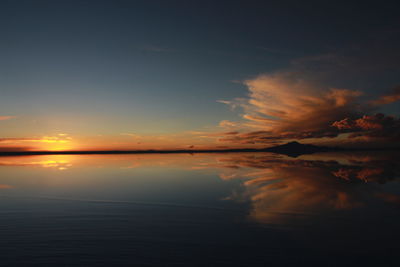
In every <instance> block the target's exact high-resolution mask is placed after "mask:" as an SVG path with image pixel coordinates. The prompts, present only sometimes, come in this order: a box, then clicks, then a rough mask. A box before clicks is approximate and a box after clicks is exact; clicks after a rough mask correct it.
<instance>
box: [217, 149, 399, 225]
mask: <svg viewBox="0 0 400 267" xmlns="http://www.w3.org/2000/svg"><path fill="white" fill-rule="evenodd" d="M398 159H399V157H398V156H397V155H396V154H388V153H386V154H385V155H379V153H378V154H377V153H373V154H369V153H366V152H364V153H343V154H321V155H312V156H305V157H301V158H300V159H293V158H288V157H283V156H275V155H270V154H269V155H268V154H252V155H246V154H242V155H230V156H227V157H222V158H220V159H219V164H218V165H219V166H220V167H221V168H223V170H222V171H221V173H220V177H221V178H222V179H235V178H240V177H241V178H245V181H244V183H243V185H244V187H245V190H244V191H243V192H241V193H239V194H238V193H234V194H233V195H232V196H231V199H234V200H240V201H243V200H246V199H247V200H249V201H250V202H251V207H252V208H251V211H250V218H251V219H254V220H256V221H258V222H262V223H277V224H282V223H285V221H287V220H289V219H293V218H294V217H296V218H297V219H298V218H301V217H303V218H307V217H309V216H315V215H321V214H326V213H329V212H332V211H335V210H336V211H340V210H351V209H355V208H361V207H364V206H366V205H371V202H372V203H374V202H386V203H391V204H395V205H398V204H400V197H399V196H398V195H396V194H393V193H389V192H386V191H385V188H384V186H381V185H382V184H385V183H387V182H390V181H394V180H395V179H396V178H398V177H399V174H400V167H399V164H398V163H399V160H398ZM373 205H375V204H373Z"/></svg>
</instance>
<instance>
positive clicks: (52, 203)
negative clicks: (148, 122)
mask: <svg viewBox="0 0 400 267" xmlns="http://www.w3.org/2000/svg"><path fill="white" fill-rule="evenodd" d="M399 156H400V154H398V153H394V152H393V153H388V152H373V153H372V152H371V153H367V152H362V153H337V154H327V153H326V154H315V155H306V156H301V157H298V158H290V157H286V156H280V155H275V154H268V153H243V154H241V153H232V154H196V155H190V154H177V155H172V154H171V155H156V154H154V155H103V156H102V155H89V156H85V155H78V156H77V155H70V156H61V155H60V156H29V157H0V216H1V220H0V251H1V255H2V257H1V261H0V264H1V265H4V266H17V265H21V266H71V265H74V266H124V265H130V266H132V265H136V266H310V265H314V266H398V262H399V257H398V255H397V254H398V251H399V249H400V245H399V241H400V239H399V237H400V231H399V225H400V214H399V207H400V185H399V178H400V177H399V176H400V165H399V163H400V162H399V161H400V160H399V159H400V157H399Z"/></svg>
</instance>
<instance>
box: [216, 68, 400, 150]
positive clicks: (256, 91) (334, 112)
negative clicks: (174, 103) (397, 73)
mask: <svg viewBox="0 0 400 267" xmlns="http://www.w3.org/2000/svg"><path fill="white" fill-rule="evenodd" d="M244 83H245V85H247V87H248V90H249V94H248V99H247V100H246V101H243V100H240V101H239V102H234V101H227V102H224V103H226V104H229V105H233V106H235V107H236V106H240V107H241V108H242V109H243V114H242V117H243V119H244V120H243V121H242V122H241V125H239V123H238V122H229V124H231V125H235V126H236V127H240V126H241V127H247V129H248V130H247V132H245V133H241V134H237V135H235V136H225V137H223V138H221V139H220V141H223V142H232V143H240V144H258V143H266V144H268V143H271V141H274V140H275V141H277V140H289V139H308V138H323V137H329V138H333V137H337V136H338V135H340V134H341V133H348V132H350V128H347V129H344V124H345V123H346V121H343V120H347V121H348V122H350V121H353V120H357V118H362V119H360V120H358V121H357V122H356V124H359V125H360V127H361V124H362V123H363V124H364V126H363V127H367V124H368V123H369V125H370V127H372V125H371V123H373V122H372V117H368V116H365V117H363V115H365V114H370V113H372V112H373V111H374V110H376V109H377V106H380V105H385V104H388V103H393V102H394V101H397V100H400V93H399V90H398V89H396V90H394V91H393V92H391V93H390V94H387V95H382V96H380V97H379V98H377V99H375V100H369V101H366V100H364V98H363V97H364V95H365V94H364V93H363V92H362V91H360V90H350V89H342V88H330V87H328V86H326V85H323V84H322V83H318V82H315V81H312V80H309V79H306V78H305V77H303V76H302V73H301V72H278V73H274V74H264V75H260V76H258V77H256V78H254V79H251V80H247V81H245V82H244ZM220 124H221V125H229V124H228V122H227V121H222V122H221V123H220ZM379 124H382V127H383V124H384V125H385V127H386V128H388V129H391V130H393V129H396V131H397V132H398V130H397V127H398V121H397V120H396V119H394V118H392V117H385V119H382V121H380V122H379ZM352 128H354V130H355V131H357V132H359V131H360V129H358V128H357V127H352ZM361 128H362V127H361ZM371 133H372V131H371ZM373 133H374V136H376V137H378V136H381V137H384V136H385V135H384V133H388V132H386V131H385V132H384V131H381V132H380V133H381V134H378V132H377V131H374V132H373Z"/></svg>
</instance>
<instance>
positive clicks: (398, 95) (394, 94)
mask: <svg viewBox="0 0 400 267" xmlns="http://www.w3.org/2000/svg"><path fill="white" fill-rule="evenodd" d="M399 100H400V86H398V87H396V88H394V89H393V90H392V91H391V92H390V93H389V94H386V95H383V96H381V97H379V98H378V99H375V100H372V101H371V104H372V105H376V106H380V105H387V104H391V103H393V102H396V101H399Z"/></svg>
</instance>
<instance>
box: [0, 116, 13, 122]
mask: <svg viewBox="0 0 400 267" xmlns="http://www.w3.org/2000/svg"><path fill="white" fill-rule="evenodd" d="M13 118H15V117H14V116H0V121H5V120H10V119H13Z"/></svg>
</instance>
